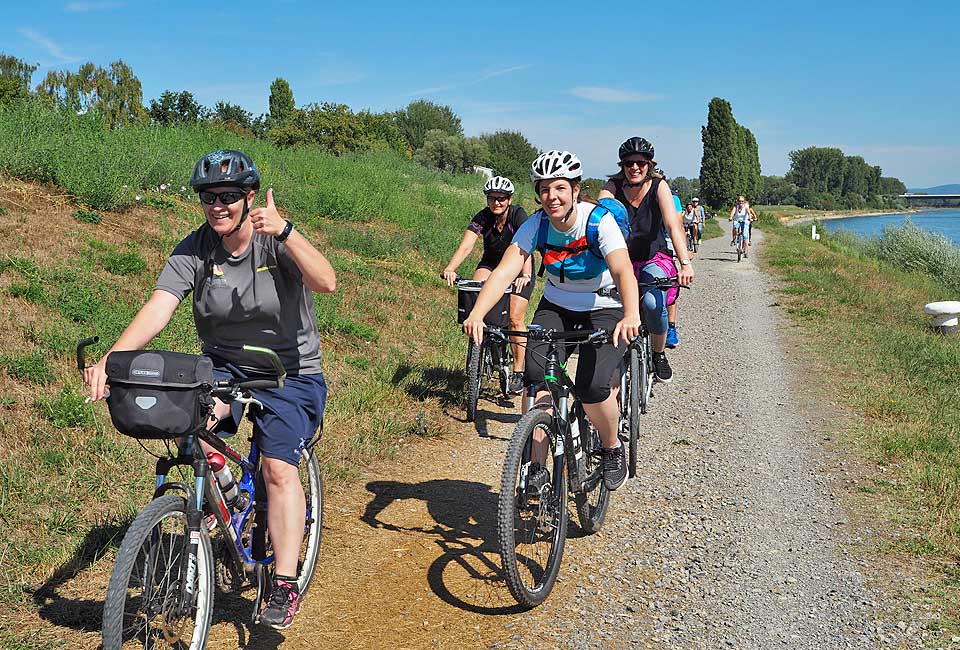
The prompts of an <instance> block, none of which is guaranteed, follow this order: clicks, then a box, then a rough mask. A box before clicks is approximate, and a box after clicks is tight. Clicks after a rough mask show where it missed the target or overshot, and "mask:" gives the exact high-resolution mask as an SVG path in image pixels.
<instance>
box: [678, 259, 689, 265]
mask: <svg viewBox="0 0 960 650" xmlns="http://www.w3.org/2000/svg"><path fill="white" fill-rule="evenodd" d="M690 261H691V260H680V264H681V265H682V266H690Z"/></svg>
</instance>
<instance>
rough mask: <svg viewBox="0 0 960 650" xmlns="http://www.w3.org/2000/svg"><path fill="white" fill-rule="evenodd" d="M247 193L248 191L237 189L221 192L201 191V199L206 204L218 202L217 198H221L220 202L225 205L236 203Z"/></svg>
mask: <svg viewBox="0 0 960 650" xmlns="http://www.w3.org/2000/svg"><path fill="white" fill-rule="evenodd" d="M246 195H247V193H246V192H238V191H237V190H227V191H226V192H220V193H219V194H218V193H216V192H200V201H201V203H204V204H205V205H213V204H214V203H216V202H217V199H220V203H222V204H223V205H230V204H231V203H236V202H237V201H239V200H240V199H242V198H243V197H245V196H246Z"/></svg>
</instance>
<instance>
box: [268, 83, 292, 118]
mask: <svg viewBox="0 0 960 650" xmlns="http://www.w3.org/2000/svg"><path fill="white" fill-rule="evenodd" d="M296 108H297V104H296V102H294V101H293V90H292V89H291V88H290V84H289V83H287V80H286V79H284V78H283V77H277V78H276V79H274V80H273V83H272V84H270V117H269V120H270V123H271V124H283V123H284V122H286V121H287V120H288V119H289V118H291V117H292V116H293V113H294V111H295V110H296Z"/></svg>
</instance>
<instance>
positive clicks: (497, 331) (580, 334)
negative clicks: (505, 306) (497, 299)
mask: <svg viewBox="0 0 960 650" xmlns="http://www.w3.org/2000/svg"><path fill="white" fill-rule="evenodd" d="M487 334H488V335H489V336H490V337H491V338H494V339H497V340H499V341H501V342H503V341H506V340H507V338H508V337H511V336H520V337H524V338H527V339H529V340H533V341H547V342H556V341H572V340H575V339H580V340H581V342H582V343H592V344H594V345H603V344H604V343H607V342H608V341H609V340H610V332H608V331H607V330H605V329H603V328H602V327H601V328H600V329H597V330H554V329H542V328H537V327H534V328H531V329H528V330H507V329H503V328H500V327H493V326H487Z"/></svg>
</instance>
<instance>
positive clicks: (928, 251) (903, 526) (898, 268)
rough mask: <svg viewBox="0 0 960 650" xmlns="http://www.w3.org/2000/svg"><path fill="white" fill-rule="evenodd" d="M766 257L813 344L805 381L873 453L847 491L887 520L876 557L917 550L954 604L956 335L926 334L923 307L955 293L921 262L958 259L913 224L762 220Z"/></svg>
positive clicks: (959, 414) (941, 597)
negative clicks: (810, 231) (840, 410)
mask: <svg viewBox="0 0 960 650" xmlns="http://www.w3.org/2000/svg"><path fill="white" fill-rule="evenodd" d="M763 221H764V223H765V226H764V232H765V233H766V234H767V241H766V244H765V247H764V248H765V252H764V261H765V263H766V265H767V266H768V267H769V269H770V270H771V271H773V272H774V273H775V274H776V275H777V276H778V277H779V278H781V279H782V280H783V283H784V285H783V288H782V289H781V290H780V294H781V296H780V304H781V305H782V306H783V307H784V309H785V310H786V312H787V313H788V314H789V315H790V317H791V318H792V319H793V320H794V322H796V323H797V324H799V325H800V326H801V328H802V329H803V330H804V331H805V332H806V338H807V339H808V340H809V341H811V342H812V346H810V349H812V350H813V354H814V355H815V365H816V368H817V369H816V371H811V375H810V381H811V382H812V383H813V384H814V385H817V386H819V387H820V388H821V390H822V391H823V395H824V399H829V400H831V401H834V402H836V403H839V404H840V405H841V406H843V407H845V408H848V409H850V410H852V411H853V412H854V413H855V414H856V416H857V417H856V418H855V419H853V421H852V424H850V425H849V427H848V429H847V430H846V431H844V432H843V435H844V436H845V439H847V440H851V441H855V442H856V444H858V445H859V446H860V447H861V448H862V449H864V450H865V451H866V453H867V455H868V456H869V457H870V458H872V459H873V460H874V461H875V462H876V465H875V467H876V471H874V472H873V473H872V474H869V473H868V474H867V475H865V476H861V477H858V484H857V486H856V489H857V490H858V491H859V492H860V493H861V494H863V495H865V496H866V497H869V498H870V499H871V503H873V505H874V506H875V507H876V508H877V510H878V511H879V512H880V514H881V517H882V518H885V519H886V520H887V522H888V524H889V525H887V526H880V529H881V536H882V538H883V541H884V545H883V546H882V547H880V548H878V549H874V550H875V552H876V553H878V554H881V555H883V554H894V555H897V554H902V555H903V556H904V557H915V556H917V555H920V556H924V557H926V559H927V560H928V561H927V563H926V565H927V567H928V568H930V567H946V568H943V569H942V571H940V572H939V580H938V582H937V586H936V588H935V590H934V593H933V595H934V596H935V597H936V598H937V599H938V601H939V602H938V603H937V604H938V606H940V607H941V608H942V609H943V610H944V611H946V612H953V614H952V615H951V616H952V620H949V621H944V622H943V624H944V627H945V628H947V629H950V630H953V631H956V629H957V625H958V621H957V620H956V619H957V616H956V612H957V611H958V604H960V591H958V586H960V572H958V571H956V570H955V569H951V568H949V567H956V563H957V561H958V560H960V433H958V432H960V408H958V404H960V393H958V383H957V368H960V339H958V338H957V337H944V336H939V335H937V334H934V333H933V332H932V331H931V330H930V328H929V317H927V316H925V315H924V314H923V312H922V308H923V305H924V304H925V303H927V302H931V301H935V300H945V299H956V298H957V297H958V296H957V292H956V287H955V286H953V285H952V280H953V278H955V277H957V275H956V271H953V272H952V276H953V277H952V278H951V277H947V272H943V273H941V272H940V271H939V269H937V268H934V267H931V266H928V264H929V263H930V262H931V261H933V260H937V263H942V262H943V260H945V259H951V260H956V259H957V258H956V253H957V249H956V248H953V249H952V252H949V251H947V249H945V248H944V247H943V245H942V244H943V242H939V241H937V242H933V241H932V240H931V238H930V237H929V236H928V235H927V234H926V233H922V231H919V230H918V229H916V228H911V227H906V228H903V229H900V230H898V231H892V230H891V231H887V232H885V233H884V236H883V237H881V238H879V239H878V240H876V241H874V242H872V243H867V244H864V243H863V242H858V241H853V240H851V239H849V238H848V237H845V236H839V237H837V236H825V237H824V238H823V239H821V240H820V241H816V242H814V241H811V240H810V238H809V236H808V235H807V234H806V233H804V232H799V231H797V230H796V229H793V228H789V227H786V226H780V225H779V223H778V222H777V221H776V220H775V219H773V218H765V219H764V220H763Z"/></svg>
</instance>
